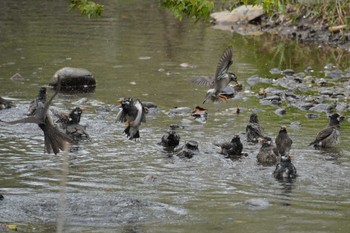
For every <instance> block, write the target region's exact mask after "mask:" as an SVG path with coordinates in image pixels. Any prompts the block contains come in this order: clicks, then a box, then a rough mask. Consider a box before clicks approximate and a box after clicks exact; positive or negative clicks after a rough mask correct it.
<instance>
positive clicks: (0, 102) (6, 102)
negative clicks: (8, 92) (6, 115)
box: [0, 96, 14, 110]
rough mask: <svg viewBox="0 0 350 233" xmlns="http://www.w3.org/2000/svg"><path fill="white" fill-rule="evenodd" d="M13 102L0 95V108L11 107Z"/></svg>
mask: <svg viewBox="0 0 350 233" xmlns="http://www.w3.org/2000/svg"><path fill="white" fill-rule="evenodd" d="M13 106H14V104H13V103H12V102H11V101H9V100H6V99H4V98H2V97H1V96H0V110H2V109H7V108H11V107H13Z"/></svg>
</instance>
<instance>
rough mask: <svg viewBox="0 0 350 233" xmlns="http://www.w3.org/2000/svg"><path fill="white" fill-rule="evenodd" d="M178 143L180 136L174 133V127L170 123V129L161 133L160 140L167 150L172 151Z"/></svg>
mask: <svg viewBox="0 0 350 233" xmlns="http://www.w3.org/2000/svg"><path fill="white" fill-rule="evenodd" d="M179 143H180V136H179V135H178V134H177V133H176V127H175V126H173V125H171V126H170V130H169V131H168V132H167V133H166V134H165V135H163V137H162V140H161V142H160V143H159V144H160V145H162V146H163V147H164V148H165V149H166V150H167V151H173V150H174V149H175V147H177V146H178V145H179Z"/></svg>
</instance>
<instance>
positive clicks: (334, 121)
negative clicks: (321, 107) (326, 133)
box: [329, 113, 344, 125]
mask: <svg viewBox="0 0 350 233" xmlns="http://www.w3.org/2000/svg"><path fill="white" fill-rule="evenodd" d="M343 120H344V116H342V115H339V114H338V113H334V114H332V115H330V116H329V123H330V125H339V123H340V122H341V121H343Z"/></svg>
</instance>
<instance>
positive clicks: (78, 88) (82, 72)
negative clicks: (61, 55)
mask: <svg viewBox="0 0 350 233" xmlns="http://www.w3.org/2000/svg"><path fill="white" fill-rule="evenodd" d="M58 77H60V79H61V90H62V91H67V92H91V91H93V90H94V89H95V87H96V80H95V78H94V76H93V75H92V73H91V72H90V71H88V70H86V69H83V68H74V67H64V68H62V69H60V70H58V71H57V72H56V73H55V74H54V76H53V78H52V81H51V82H50V84H49V85H50V86H53V87H56V86H57V80H58Z"/></svg>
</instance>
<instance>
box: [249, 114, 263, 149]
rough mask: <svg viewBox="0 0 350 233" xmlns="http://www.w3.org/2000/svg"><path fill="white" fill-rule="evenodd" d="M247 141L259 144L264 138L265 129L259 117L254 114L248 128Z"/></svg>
mask: <svg viewBox="0 0 350 233" xmlns="http://www.w3.org/2000/svg"><path fill="white" fill-rule="evenodd" d="M246 134H247V141H248V142H252V143H258V141H259V138H263V137H264V128H263V127H262V126H261V125H260V124H259V119H258V115H256V114H255V113H252V114H251V115H250V118H249V122H248V124H247V126H246Z"/></svg>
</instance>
